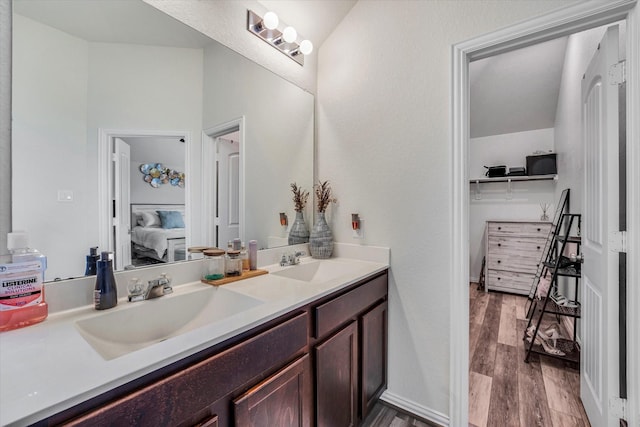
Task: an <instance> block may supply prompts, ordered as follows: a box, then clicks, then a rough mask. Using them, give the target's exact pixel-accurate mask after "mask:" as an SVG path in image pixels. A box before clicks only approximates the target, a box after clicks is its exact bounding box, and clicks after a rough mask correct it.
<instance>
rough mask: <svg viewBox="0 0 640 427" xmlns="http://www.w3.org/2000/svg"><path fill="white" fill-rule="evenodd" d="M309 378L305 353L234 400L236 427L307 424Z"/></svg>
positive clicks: (308, 415)
mask: <svg viewBox="0 0 640 427" xmlns="http://www.w3.org/2000/svg"><path fill="white" fill-rule="evenodd" d="M310 377H311V367H310V361H309V356H308V355H306V354H305V355H304V356H303V357H301V358H300V359H298V360H296V361H295V362H293V363H291V364H289V365H288V366H286V367H285V368H283V369H281V370H280V371H278V372H277V373H275V374H274V375H272V376H270V377H269V378H267V379H266V380H264V381H262V382H261V383H260V384H258V385H256V386H255V387H253V388H251V389H250V390H249V391H247V392H246V393H245V394H243V395H241V396H239V397H238V398H237V399H235V400H234V401H233V408H234V412H235V420H236V426H238V427H245V426H256V427H257V426H265V427H266V426H278V427H306V426H310V425H311V386H310Z"/></svg>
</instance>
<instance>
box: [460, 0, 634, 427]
mask: <svg viewBox="0 0 640 427" xmlns="http://www.w3.org/2000/svg"><path fill="white" fill-rule="evenodd" d="M634 6H635V4H634V2H632V1H628V2H623V1H620V2H615V3H614V2H612V3H610V4H608V5H606V6H605V7H596V6H594V4H582V5H575V6H573V7H569V8H566V9H562V10H560V11H558V12H556V13H553V14H549V15H547V16H545V17H543V18H540V19H533V20H530V21H528V22H525V23H522V24H519V25H516V26H514V27H511V28H508V29H506V30H502V31H499V32H496V33H494V34H489V35H487V36H483V37H479V38H477V39H474V40H471V41H469V42H465V43H462V44H459V45H456V46H454V49H453V64H452V65H453V69H452V72H453V79H452V82H453V83H452V97H453V113H452V140H453V146H452V160H453V164H452V166H453V167H452V177H451V179H452V182H453V192H454V198H453V206H452V208H453V209H452V214H453V218H454V221H453V229H452V236H453V242H454V244H453V250H452V259H469V246H468V236H469V223H468V221H469V185H468V182H469V176H468V172H467V169H468V152H469V146H468V144H469V142H468V137H469V116H468V106H469V91H468V64H469V60H473V59H478V58H482V57H488V56H491V55H494V54H497V53H502V52H507V51H510V50H513V49H515V48H518V47H522V46H526V45H531V44H534V43H537V42H540V41H545V40H549V39H552V38H554V37H559V36H564V35H568V34H570V33H573V32H576V31H581V30H585V29H589V28H593V27H596V26H600V25H603V24H607V23H610V22H614V21H617V20H620V19H627V23H628V28H627V30H628V35H627V39H626V41H627V47H628V51H629V56H628V58H627V63H628V64H629V65H630V66H631V65H633V66H636V67H637V64H638V58H637V56H638V50H637V47H638V41H637V34H638V28H637V19H638V18H637V15H638V12H637V10H636V9H637V8H636V9H633V7H634ZM634 37H635V39H634ZM630 74H631V73H629V74H628V75H630ZM631 79H632V80H633V82H632V81H629V82H628V86H627V87H628V88H631V87H636V88H637V86H635V85H638V83H639V82H638V81H637V80H638V77H637V75H636V76H634V77H633V78H631ZM633 91H634V93H635V95H636V96H638V94H637V89H633ZM632 96H633V94H632V93H631V92H630V93H629V94H628V97H629V99H630V98H631V97H632ZM633 103H634V105H629V106H628V108H629V111H631V110H634V111H638V110H637V109H638V108H639V107H638V104H640V102H639V101H638V99H635V100H634V101H633ZM629 117H632V116H631V115H629ZM638 127H639V123H638V122H637V120H635V121H634V123H629V124H628V125H627V133H628V138H629V140H633V138H632V136H631V135H632V134H633V135H635V136H636V138H637V135H638ZM639 158H640V154H639V152H638V148H637V147H633V148H631V147H629V151H628V161H627V166H628V170H627V182H628V183H630V187H629V188H627V195H628V199H629V200H634V202H633V203H629V211H628V218H637V213H638V210H637V209H638V203H637V202H636V199H637V198H638V197H640V194H639V191H638V185H637V183H635V182H634V181H633V180H634V177H635V178H637V177H638V171H637V170H636V169H637V168H634V167H633V161H635V162H636V163H637V161H638V159H639ZM630 165H631V166H630ZM634 209H635V214H636V215H635V216H634ZM634 221H636V224H637V220H634ZM630 230H631V228H630ZM631 241H632V242H634V243H635V242H637V234H636V235H633V236H632V235H629V236H628V242H631ZM628 246H629V249H630V250H632V248H635V247H636V246H634V245H633V244H629V245H628ZM628 274H629V276H631V277H635V278H636V279H637V277H638V269H637V267H632V266H630V268H629V271H628ZM452 277H453V282H454V284H455V286H454V287H453V289H452V293H451V298H452V300H451V307H452V310H451V315H452V317H451V324H452V334H451V337H452V341H451V354H452V362H451V372H452V375H451V393H450V395H451V401H450V402H451V405H450V408H451V411H450V424H451V425H465V424H467V423H468V413H467V408H468V395H467V392H468V374H467V372H468V366H469V365H468V364H469V360H468V350H469V348H468V345H469V342H468V334H469V329H468V321H469V312H468V306H462V307H460V305H459V304H457V302H458V301H461V300H465V301H468V298H469V293H468V292H469V290H468V278H469V268H468V266H466V265H464V266H462V267H460V266H452ZM632 293H633V295H629V298H628V301H629V303H628V306H630V307H637V306H638V305H639V304H640V295H639V293H638V292H637V290H633V292H632ZM458 307H460V308H458ZM633 316H636V317H635V319H636V320H637V315H635V314H634V315H633ZM633 316H630V317H629V319H628V322H629V323H630V324H634V323H633V322H634V318H633ZM634 333H635V332H634ZM629 338H630V339H631V340H632V341H633V342H634V344H633V345H631V346H630V347H629V358H630V360H638V356H639V355H640V349H639V347H638V337H637V336H635V335H631V334H630V335H629ZM633 357H635V359H634V358H633ZM632 365H633V364H630V365H629V368H630V372H629V375H630V377H631V378H634V379H636V382H635V384H637V382H638V381H637V379H638V378H639V377H638V369H637V366H632ZM632 382H633V381H630V383H632ZM634 387H635V388H633V390H631V389H630V390H629V400H628V402H629V404H628V406H627V407H626V411H627V412H626V413H627V417H628V418H627V419H629V420H630V421H633V420H634V419H636V418H635V417H638V408H637V407H634V406H633V405H634V403H633V402H632V397H633V396H635V398H636V399H637V396H638V395H639V394H638V393H639V392H640V391H639V390H638V387H637V385H634Z"/></svg>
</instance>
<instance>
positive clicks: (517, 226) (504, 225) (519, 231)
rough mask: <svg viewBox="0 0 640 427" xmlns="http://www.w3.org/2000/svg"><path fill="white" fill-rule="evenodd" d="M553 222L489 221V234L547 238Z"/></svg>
mask: <svg viewBox="0 0 640 427" xmlns="http://www.w3.org/2000/svg"><path fill="white" fill-rule="evenodd" d="M550 230H551V224H550V223H546V222H489V223H488V232H489V235H490V236H491V235H494V236H519V237H540V238H544V239H546V238H547V235H548V234H549V231H550Z"/></svg>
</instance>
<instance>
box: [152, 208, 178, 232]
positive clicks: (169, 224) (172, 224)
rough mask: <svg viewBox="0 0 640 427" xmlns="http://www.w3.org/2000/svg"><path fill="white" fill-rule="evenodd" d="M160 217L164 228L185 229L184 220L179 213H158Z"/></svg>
mask: <svg viewBox="0 0 640 427" xmlns="http://www.w3.org/2000/svg"><path fill="white" fill-rule="evenodd" d="M156 212H158V215H160V222H161V223H162V228H184V219H182V214H181V213H180V212H178V211H156Z"/></svg>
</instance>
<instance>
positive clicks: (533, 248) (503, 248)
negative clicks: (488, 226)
mask: <svg viewBox="0 0 640 427" xmlns="http://www.w3.org/2000/svg"><path fill="white" fill-rule="evenodd" d="M488 239H489V253H493V254H505V255H511V254H522V255H525V254H526V256H537V257H538V259H540V257H541V256H542V253H543V250H544V245H545V243H546V239H540V238H535V237H507V236H493V235H489V237H488Z"/></svg>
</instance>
